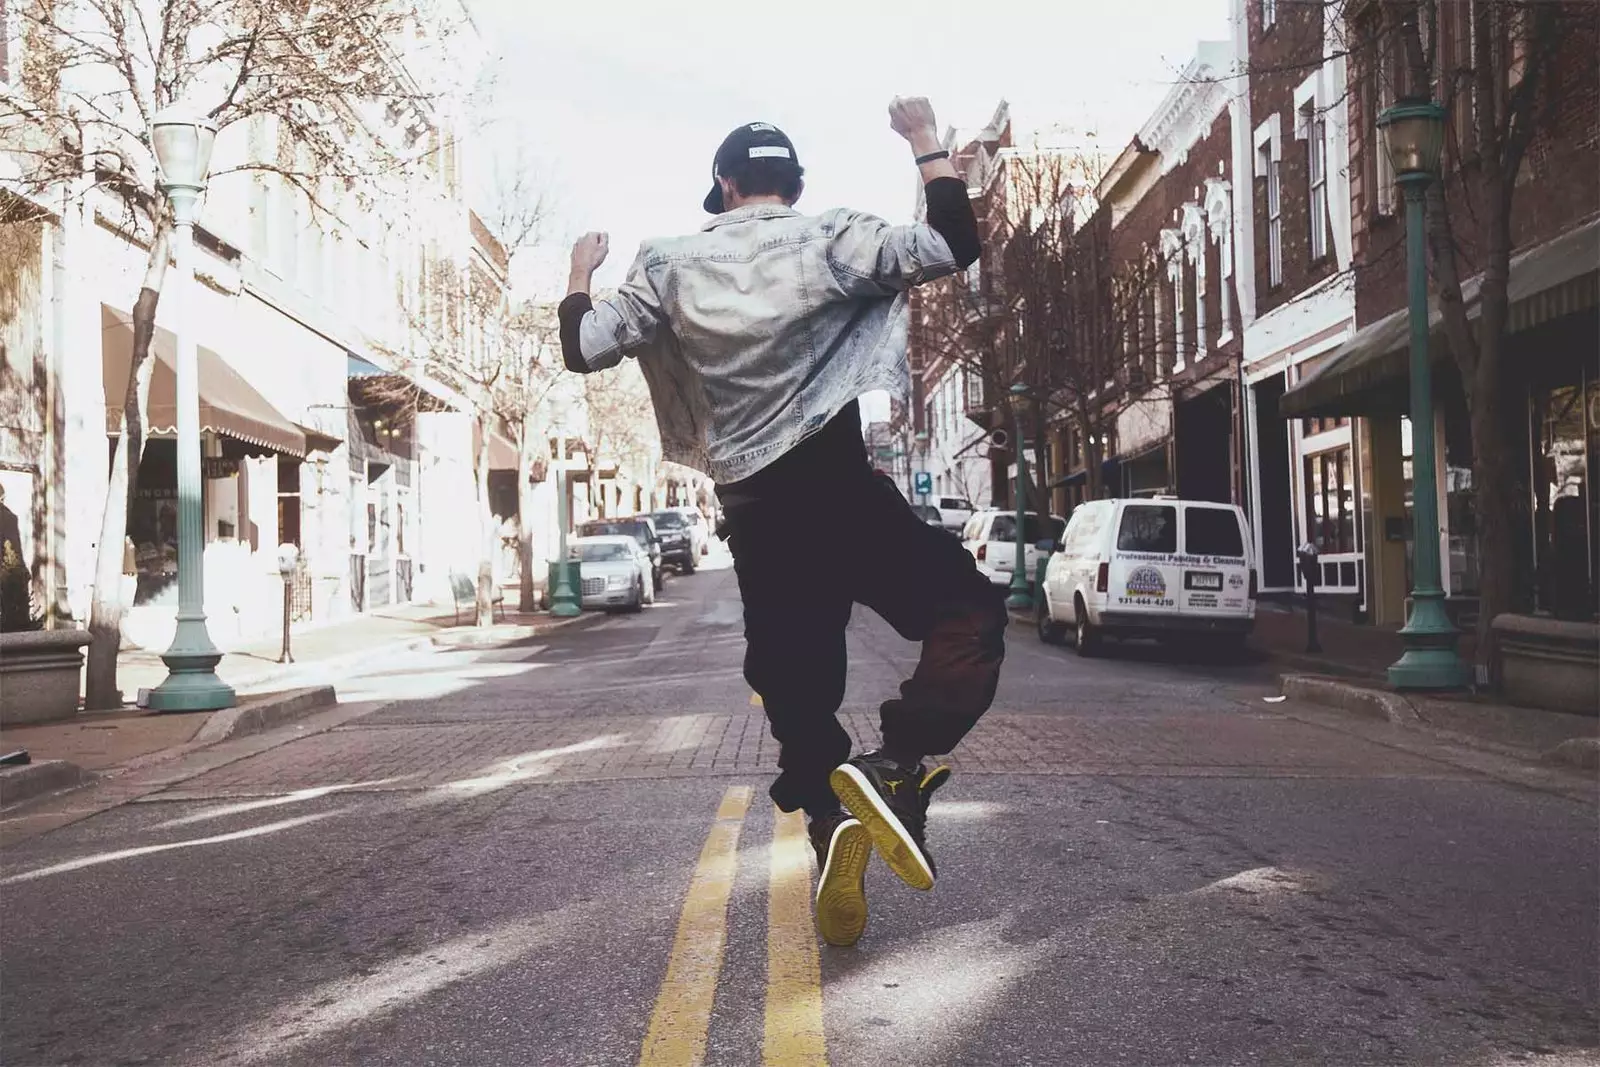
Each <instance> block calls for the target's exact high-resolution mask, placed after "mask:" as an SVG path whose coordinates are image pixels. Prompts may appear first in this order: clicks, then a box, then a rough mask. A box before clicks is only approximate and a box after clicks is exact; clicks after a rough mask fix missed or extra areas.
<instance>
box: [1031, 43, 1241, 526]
mask: <svg viewBox="0 0 1600 1067" xmlns="http://www.w3.org/2000/svg"><path fill="white" fill-rule="evenodd" d="M1229 56H1230V46H1229V45H1228V44H1227V43H1226V42H1202V43H1201V44H1200V45H1199V47H1198V49H1197V51H1196V54H1195V57H1194V59H1193V60H1192V61H1191V62H1190V63H1189V65H1188V67H1187V69H1186V70H1185V71H1184V72H1183V74H1182V75H1181V76H1180V78H1179V79H1178V81H1177V84H1176V85H1175V87H1174V88H1173V89H1172V91H1171V92H1170V93H1169V94H1168V95H1167V97H1166V99H1165V100H1164V101H1163V102H1162V104H1161V106H1160V107H1159V108H1157V109H1156V111H1155V112H1154V113H1153V114H1152V115H1151V116H1150V118H1149V120H1148V121H1147V122H1146V123H1145V125H1144V127H1143V128H1142V129H1141V130H1140V131H1139V133H1138V134H1137V135H1136V136H1135V137H1134V139H1133V140H1132V141H1131V142H1130V143H1129V144H1128V145H1127V146H1126V147H1125V148H1124V149H1123V150H1122V151H1121V153H1120V154H1118V156H1117V157H1116V158H1115V160H1113V161H1112V162H1111V164H1110V166H1109V167H1108V168H1106V170H1105V173H1104V175H1103V176H1102V178H1101V180H1100V181H1099V183H1098V186H1097V187H1096V189H1095V193H1094V197H1095V201H1096V203H1097V206H1096V209H1095V212H1094V215H1093V216H1092V217H1091V218H1090V219H1089V220H1088V221H1087V222H1086V223H1085V224H1084V225H1083V226H1081V227H1080V228H1079V229H1078V230H1077V232H1076V234H1075V235H1074V240H1073V241H1072V247H1073V254H1074V255H1075V256H1076V257H1078V258H1079V263H1078V264H1077V266H1076V267H1075V269H1074V270H1073V271H1072V272H1071V273H1072V274H1073V276H1074V277H1075V279H1077V280H1078V281H1079V282H1080V288H1081V290H1082V291H1080V292H1078V293H1076V294H1074V303H1075V304H1077V305H1080V306H1081V305H1082V304H1083V303H1084V302H1086V301H1093V302H1095V304H1096V306H1095V308H1094V309H1093V310H1091V311H1087V312H1081V313H1079V314H1077V315H1075V316H1073V317H1074V319H1075V321H1076V322H1077V323H1078V324H1079V326H1080V328H1079V329H1078V330H1076V331H1075V333H1076V336H1075V337H1073V338H1072V342H1073V343H1074V344H1077V345H1079V346H1083V345H1088V346H1090V347H1092V348H1097V349H1100V350H1099V351H1093V352H1088V353H1079V354H1073V355H1069V356H1068V357H1067V358H1069V359H1074V360H1077V361H1078V362H1080V363H1085V364H1087V365H1090V366H1094V367H1103V368H1104V373H1105V382H1104V389H1103V391H1099V392H1096V393H1094V394H1093V395H1092V396H1090V397H1088V398H1087V399H1088V400H1089V405H1088V406H1089V407H1090V408H1091V411H1090V412H1089V413H1088V414H1087V416H1085V415H1083V414H1079V415H1077V416H1072V415H1070V414H1069V415H1067V417H1065V418H1064V419H1063V421H1062V423H1061V424H1060V425H1059V426H1058V427H1057V433H1056V446H1055V452H1056V454H1057V455H1058V456H1059V462H1058V467H1059V469H1060V470H1061V471H1062V472H1063V477H1062V478H1060V479H1058V480H1057V490H1058V495H1057V498H1056V501H1057V504H1056V506H1057V507H1058V508H1061V509H1069V508H1071V507H1072V506H1074V505H1075V504H1077V503H1078V502H1080V501H1081V500H1082V499H1084V497H1085V496H1086V495H1092V490H1091V489H1090V488H1089V486H1090V484H1091V482H1092V480H1091V479H1090V478H1089V477H1088V473H1089V472H1088V466H1089V464H1090V463H1092V462H1094V461H1095V459H1096V458H1098V459H1099V461H1100V466H1101V470H1100V478H1099V482H1100V488H1101V492H1102V493H1104V494H1105V495H1111V496H1140V495H1151V494H1156V493H1180V494H1183V495H1186V496H1192V497H1196V498H1199V499H1209V500H1222V501H1231V500H1235V499H1237V498H1238V496H1239V493H1240V489H1241V484H1240V481H1241V474H1242V472H1241V459H1242V447H1241V435H1240V432H1239V424H1238V416H1237V412H1238V400H1237V395H1238V393H1237V367H1238V357H1239V353H1240V351H1241V348H1242V340H1241V336H1240V333H1239V301H1238V291H1237V288H1236V285H1235V267H1234V259H1235V257H1234V248H1235V247H1236V244H1237V240H1236V235H1235V226H1234V218H1233V206H1232V199H1231V196H1230V189H1231V179H1230V175H1231V174H1232V155H1233V152H1232V143H1233V135H1232V129H1233V118H1232V116H1231V115H1230V113H1229V109H1228V92H1227V88H1226V85H1225V82H1224V80H1223V78H1224V75H1225V73H1226V71H1227V69H1228V60H1229ZM1085 261H1087V263H1088V264H1089V265H1088V266H1086V265H1085ZM1085 275H1088V279H1087V280H1085ZM1085 320H1087V323H1088V325H1087V327H1084V326H1083V323H1084V322H1085ZM1107 320H1109V321H1107Z"/></svg>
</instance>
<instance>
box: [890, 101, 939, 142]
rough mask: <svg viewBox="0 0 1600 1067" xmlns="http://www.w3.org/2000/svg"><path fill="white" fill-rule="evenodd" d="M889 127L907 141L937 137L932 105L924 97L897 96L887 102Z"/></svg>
mask: <svg viewBox="0 0 1600 1067" xmlns="http://www.w3.org/2000/svg"><path fill="white" fill-rule="evenodd" d="M889 126H890V127H891V128H892V129H893V130H894V132H895V133H898V134H899V135H900V136H901V137H904V138H905V139H906V140H908V141H913V140H916V139H917V138H918V137H925V136H927V135H928V134H933V135H934V136H937V135H938V126H937V124H936V122H935V120H934V117H933V105H932V104H930V103H928V98H927V97H925V96H897V97H895V98H894V99H893V100H891V101H889Z"/></svg>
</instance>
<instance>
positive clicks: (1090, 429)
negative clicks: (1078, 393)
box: [1076, 397, 1104, 500]
mask: <svg viewBox="0 0 1600 1067" xmlns="http://www.w3.org/2000/svg"><path fill="white" fill-rule="evenodd" d="M1076 414H1077V416H1078V432H1079V433H1081V434H1082V435H1083V498H1084V499H1085V500H1099V499H1100V495H1101V493H1102V492H1103V491H1104V486H1102V485H1101V481H1100V480H1101V477H1102V474H1103V472H1102V471H1101V469H1100V445H1099V444H1097V443H1096V439H1097V438H1099V437H1100V433H1099V430H1098V427H1097V426H1096V425H1095V423H1094V422H1093V421H1092V420H1091V419H1090V417H1089V404H1088V401H1086V400H1084V399H1083V398H1082V397H1080V398H1079V400H1078V403H1077V412H1076Z"/></svg>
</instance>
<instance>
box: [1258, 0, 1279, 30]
mask: <svg viewBox="0 0 1600 1067" xmlns="http://www.w3.org/2000/svg"><path fill="white" fill-rule="evenodd" d="M1277 24H1278V0H1261V28H1262V29H1263V30H1270V29H1272V27H1274V26H1276V25H1277Z"/></svg>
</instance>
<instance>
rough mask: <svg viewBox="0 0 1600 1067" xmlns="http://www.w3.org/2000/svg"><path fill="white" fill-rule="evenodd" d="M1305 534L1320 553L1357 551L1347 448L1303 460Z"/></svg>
mask: <svg viewBox="0 0 1600 1067" xmlns="http://www.w3.org/2000/svg"><path fill="white" fill-rule="evenodd" d="M1305 487H1306V536H1307V539H1308V540H1309V541H1310V542H1311V543H1312V544H1313V545H1315V546H1316V548H1317V553H1318V554H1319V555H1323V556H1327V555H1333V554H1335V553H1341V552H1354V551H1355V550H1356V515H1355V508H1356V487H1355V467H1354V464H1353V463H1352V457H1351V454H1350V449H1349V448H1348V447H1345V448H1336V449H1334V450H1332V451H1331V452H1319V453H1317V454H1316V455H1314V456H1307V457H1306V459H1305Z"/></svg>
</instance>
